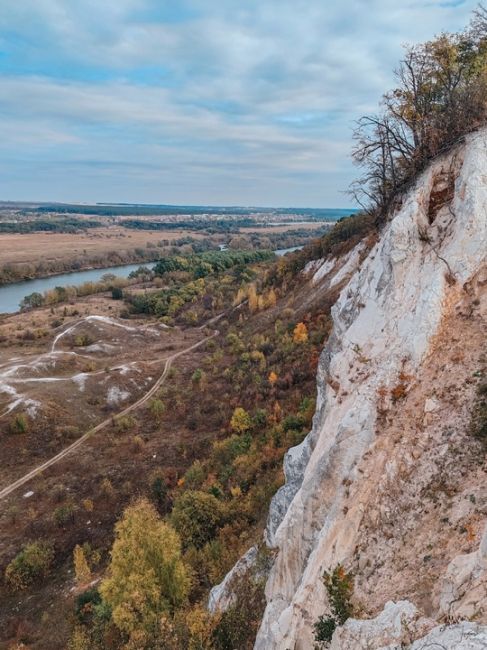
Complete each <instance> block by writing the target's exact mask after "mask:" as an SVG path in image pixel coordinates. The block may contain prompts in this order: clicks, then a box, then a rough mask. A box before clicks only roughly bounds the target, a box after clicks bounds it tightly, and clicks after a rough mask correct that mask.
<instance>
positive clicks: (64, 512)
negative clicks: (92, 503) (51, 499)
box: [53, 502, 76, 528]
mask: <svg viewBox="0 0 487 650" xmlns="http://www.w3.org/2000/svg"><path fill="white" fill-rule="evenodd" d="M75 513H76V506H75V505H74V504H73V503H69V502H68V503H63V505H62V506H58V507H57V508H56V509H55V510H54V513H53V519H54V521H55V522H56V524H57V525H58V526H60V527H61V528H63V527H64V526H65V525H66V524H69V523H72V522H73V521H74V515H75Z"/></svg>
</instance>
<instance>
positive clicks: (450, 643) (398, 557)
mask: <svg viewBox="0 0 487 650" xmlns="http://www.w3.org/2000/svg"><path fill="white" fill-rule="evenodd" d="M364 256H365V259H364ZM486 256H487V132H485V131H483V132H479V133H476V134H474V135H471V136H469V137H468V138H467V140H466V142H465V143H464V144H462V145H461V146H459V147H458V148H457V149H456V150H454V151H453V152H451V153H449V154H448V155H445V156H444V157H442V158H440V159H437V160H435V161H434V162H433V163H432V164H431V166H430V167H429V168H428V169H427V170H426V171H425V172H424V173H423V174H422V175H421V176H420V177H419V178H418V179H417V181H416V183H415V185H414V187H412V188H411V189H410V191H409V192H408V193H407V194H406V196H405V197H404V199H403V202H402V205H401V207H400V208H399V209H397V211H396V212H395V214H393V215H391V217H390V220H389V222H388V223H387V224H386V225H385V227H384V228H383V230H382V232H381V234H380V237H379V240H378V242H377V243H376V244H375V245H374V246H373V247H372V248H371V249H370V250H368V251H364V247H363V244H361V245H359V247H357V249H356V250H354V251H352V252H351V253H350V254H349V255H348V256H347V258H346V259H345V260H330V259H325V260H321V261H317V262H315V263H313V264H311V265H310V266H309V267H308V269H307V270H308V272H309V273H312V274H314V277H313V282H314V284H315V285H316V284H319V283H323V282H328V283H330V285H332V284H333V282H337V281H338V280H337V278H338V279H340V280H343V278H344V277H347V278H349V280H348V282H347V283H346V284H345V286H344V288H343V290H342V291H341V294H340V297H339V299H338V301H337V302H336V304H335V306H334V308H333V333H332V335H331V337H330V339H329V341H328V343H327V345H326V347H325V349H324V350H323V352H322V355H321V359H320V363H319V368H318V376H317V390H318V399H317V409H316V414H315V417H314V423H313V428H312V431H311V432H310V433H309V435H308V436H307V438H306V439H305V440H304V442H303V443H302V444H301V445H299V446H298V447H296V448H293V449H291V450H289V452H288V454H287V456H286V459H285V474H286V484H285V485H284V486H283V487H282V488H281V489H280V490H279V491H278V493H277V494H276V495H275V497H274V499H273V501H272V504H271V508H270V513H269V520H268V526H267V530H266V542H267V544H268V545H269V546H270V547H271V548H273V549H275V552H276V556H275V561H274V563H273V566H272V568H271V570H270V574H269V576H268V578H267V584H266V599H267V607H266V610H265V613H264V616H263V620H262V624H261V627H260V630H259V633H258V636H257V639H256V643H255V647H256V648H257V650H271V649H273V648H275V649H282V650H286V649H289V650H291V649H293V650H308V649H309V648H312V647H313V643H314V630H313V625H314V623H315V622H316V621H317V619H318V618H319V616H320V615H323V614H326V613H327V612H328V611H329V605H328V601H327V592H326V590H325V587H324V585H323V581H322V575H323V572H324V571H325V570H330V569H333V568H334V567H335V566H336V565H337V564H338V563H341V564H343V565H344V567H345V568H346V570H347V571H350V572H351V573H353V575H354V595H353V604H354V608H355V611H356V612H357V618H354V619H350V620H349V621H348V622H347V623H346V624H345V626H343V627H342V628H339V629H337V630H336V632H335V635H334V638H333V642H332V648H333V650H346V649H347V650H348V649H350V648H352V647H353V648H368V649H369V650H371V649H374V648H400V647H401V648H402V647H410V648H419V647H423V646H422V645H421V644H420V640H421V639H423V641H422V643H423V645H424V643H426V642H428V643H430V642H431V643H433V642H437V643H441V644H443V645H442V647H445V648H450V647H451V648H477V647H478V648H480V647H487V645H486V643H487V642H486V639H487V627H486V626H485V625H483V624H487V572H486V569H487V559H486V557H487V535H486V536H485V537H484V541H482V543H481V539H482V535H483V533H484V528H485V524H486V521H487V481H486V472H487V470H486V465H485V452H484V450H482V448H481V446H480V443H479V442H478V441H476V440H475V439H474V438H473V437H472V436H471V434H470V433H469V430H468V429H469V421H470V414H471V409H472V404H473V401H474V399H475V394H476V390H477V385H478V383H479V381H481V379H480V378H481V376H482V373H485V368H486V356H485V353H486V352H487V350H486V331H487V328H486V324H487V319H486V315H487V268H486ZM484 376H485V375H484ZM214 606H216V605H215V603H214ZM451 621H455V623H456V625H455V626H453V625H452V626H447V627H445V626H444V625H443V626H442V625H441V624H443V623H448V622H451ZM468 621H475V623H470V622H468ZM462 626H463V627H462ZM462 639H463V640H462ZM415 642H418V645H416V644H415ZM401 643H402V644H403V645H401ZM482 643H483V644H484V645H482ZM455 644H456V645H455ZM462 644H465V645H462ZM468 644H470V645H468Z"/></svg>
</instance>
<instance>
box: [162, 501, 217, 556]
mask: <svg viewBox="0 0 487 650" xmlns="http://www.w3.org/2000/svg"><path fill="white" fill-rule="evenodd" d="M223 520H224V513H223V507H222V504H221V503H220V501H218V499H217V498H216V497H215V496H213V495H212V494H208V493H206V492H200V491H199V490H188V491H187V492H184V493H183V494H182V495H181V496H179V497H178V498H177V499H176V501H175V503H174V508H173V511H172V516H171V521H172V523H173V525H174V528H175V529H176V530H177V531H178V533H179V534H180V535H181V539H182V540H183V541H184V544H185V546H190V545H193V546H195V547H196V548H202V547H203V546H204V545H205V544H206V542H208V541H210V539H212V537H214V535H215V533H216V531H217V530H218V528H219V527H220V526H221V525H222V523H223Z"/></svg>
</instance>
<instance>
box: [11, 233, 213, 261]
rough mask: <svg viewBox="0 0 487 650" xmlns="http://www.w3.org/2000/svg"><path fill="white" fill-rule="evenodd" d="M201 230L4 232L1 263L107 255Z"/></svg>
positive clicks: (199, 236) (197, 235)
mask: <svg viewBox="0 0 487 650" xmlns="http://www.w3.org/2000/svg"><path fill="white" fill-rule="evenodd" d="M187 235H191V236H192V237H195V238H201V237H203V236H204V235H203V234H201V233H194V232H189V231H187V230H169V231H164V232H161V231H150V230H129V229H128V228H121V227H119V226H114V227H108V228H96V229H93V230H88V231H84V232H80V233H76V234H70V233H46V232H36V233H28V234H10V233H8V234H3V233H2V234H0V266H3V265H5V264H21V263H25V264H35V263H37V262H40V261H44V262H49V261H54V260H69V259H72V258H73V257H78V256H81V255H87V256H91V255H100V254H101V255H103V254H104V253H109V252H112V251H121V250H133V249H134V248H138V247H140V248H145V247H146V244H147V243H148V242H151V243H153V244H156V243H157V242H158V241H161V239H167V240H171V241H172V240H175V239H179V238H180V237H185V236H187Z"/></svg>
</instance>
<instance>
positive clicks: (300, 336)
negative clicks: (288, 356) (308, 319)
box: [293, 323, 308, 343]
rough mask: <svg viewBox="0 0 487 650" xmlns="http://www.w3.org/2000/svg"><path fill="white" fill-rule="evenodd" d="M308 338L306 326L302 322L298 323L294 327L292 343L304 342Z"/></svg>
mask: <svg viewBox="0 0 487 650" xmlns="http://www.w3.org/2000/svg"><path fill="white" fill-rule="evenodd" d="M307 340H308V328H307V327H306V325H305V324H304V323H298V324H297V325H296V327H295V328H294V332H293V341H294V343H306V341H307Z"/></svg>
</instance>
